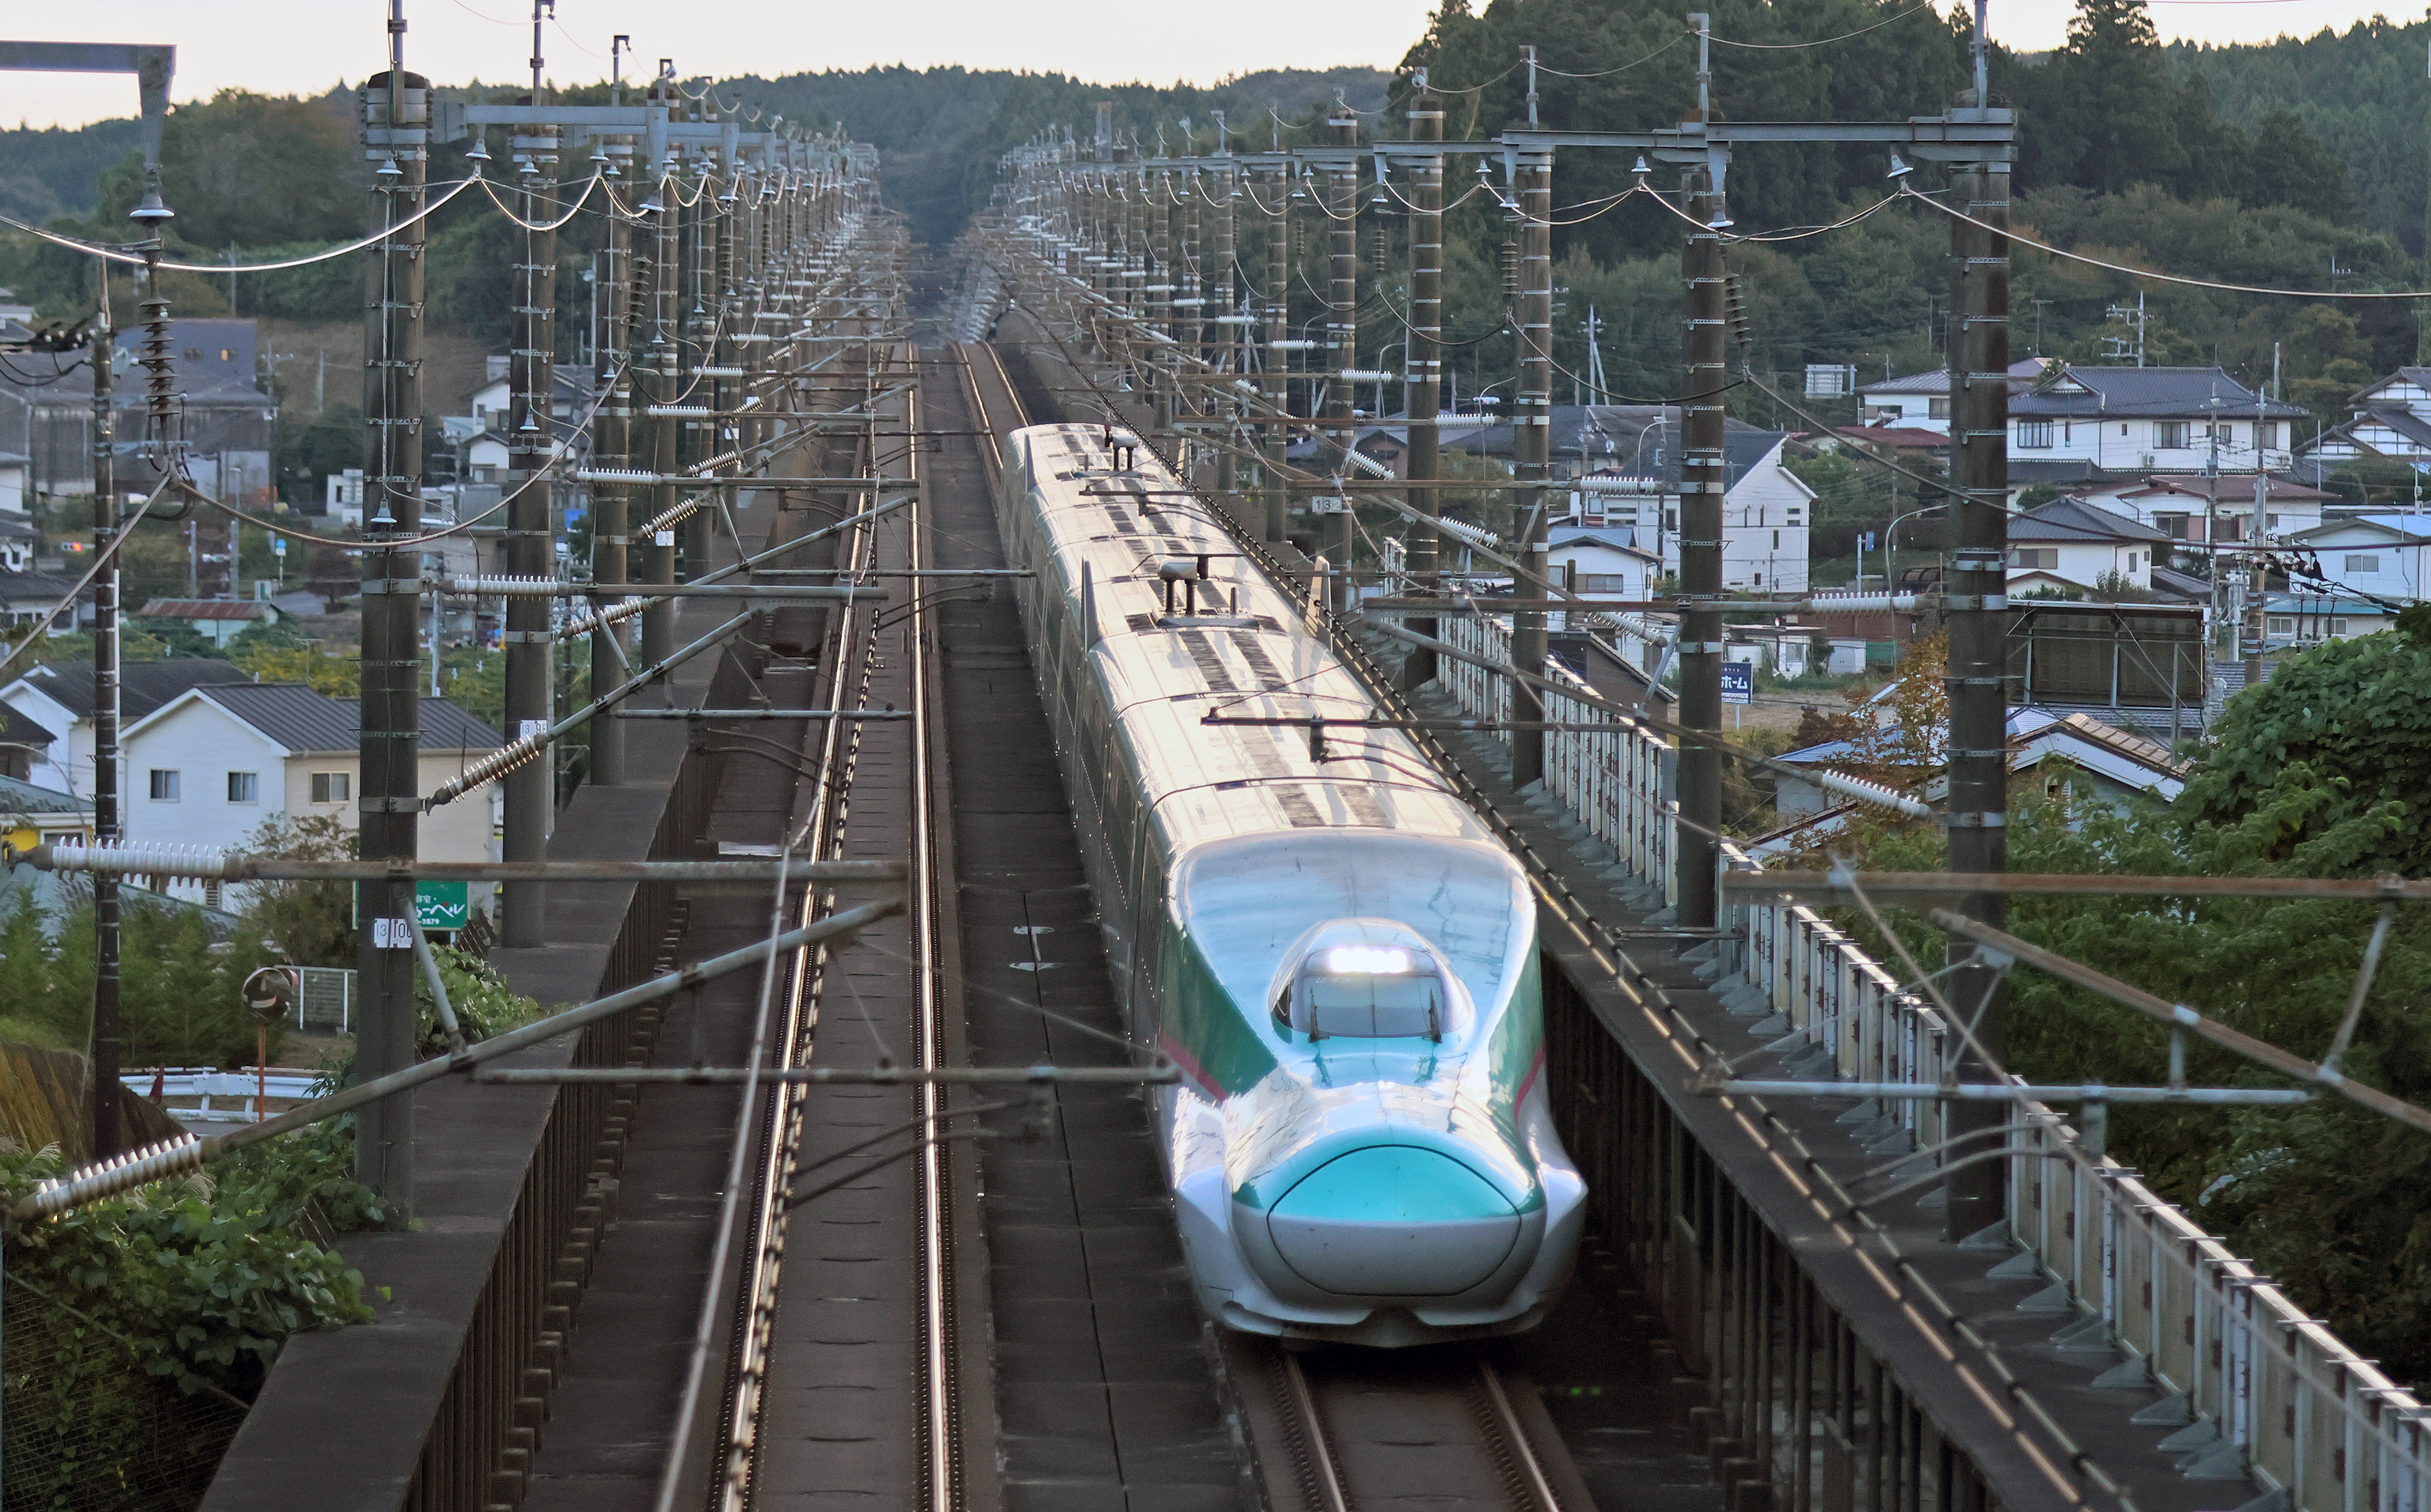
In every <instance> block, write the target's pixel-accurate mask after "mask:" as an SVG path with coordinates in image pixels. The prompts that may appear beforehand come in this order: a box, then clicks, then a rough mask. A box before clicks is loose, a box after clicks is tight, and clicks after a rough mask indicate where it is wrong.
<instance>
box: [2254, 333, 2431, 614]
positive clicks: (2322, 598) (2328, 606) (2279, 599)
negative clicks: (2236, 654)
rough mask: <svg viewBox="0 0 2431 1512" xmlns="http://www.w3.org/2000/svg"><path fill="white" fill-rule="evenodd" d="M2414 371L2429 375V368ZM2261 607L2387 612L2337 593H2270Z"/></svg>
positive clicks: (2276, 610)
mask: <svg viewBox="0 0 2431 1512" xmlns="http://www.w3.org/2000/svg"><path fill="white" fill-rule="evenodd" d="M2415 371H2417V372H2420V373H2423V374H2424V375H2425V376H2426V377H2431V369H2425V368H2417V369H2416V370H2415ZM2262 607H2263V609H2264V610H2266V611H2267V612H2269V613H2273V614H2389V613H2395V611H2394V610H2391V609H2390V608H2389V606H2388V605H2387V604H2376V603H2373V602H2372V600H2371V599H2369V598H2347V597H2344V596H2339V595H2337V594H2272V595H2271V596H2269V597H2267V598H2265V599H2263V600H2262Z"/></svg>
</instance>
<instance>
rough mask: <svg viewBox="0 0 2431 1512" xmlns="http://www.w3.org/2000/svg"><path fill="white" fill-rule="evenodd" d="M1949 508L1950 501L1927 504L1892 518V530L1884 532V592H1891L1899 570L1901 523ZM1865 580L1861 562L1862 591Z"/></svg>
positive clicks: (1858, 575)
mask: <svg viewBox="0 0 2431 1512" xmlns="http://www.w3.org/2000/svg"><path fill="white" fill-rule="evenodd" d="M1949 507H1950V506H1949V503H1948V501H1946V500H1945V501H1944V502H1942V503H1939V504H1927V505H1925V506H1923V507H1922V508H1920V509H1913V510H1910V511H1908V512H1906V513H1905V514H1896V515H1893V516H1892V517H1891V523H1890V528H1889V529H1886V530H1885V531H1884V532H1883V592H1885V593H1888V592H1890V588H1891V574H1892V573H1893V572H1894V571H1896V570H1897V563H1898V562H1899V528H1900V521H1902V520H1912V519H1915V518H1916V517H1917V516H1918V515H1920V514H1931V513H1933V512H1935V511H1936V510H1943V509H1947V508H1949ZM1865 578H1866V567H1865V563H1862V562H1861V563H1858V564H1857V587H1858V588H1859V589H1860V590H1862V589H1863V588H1864V587H1865V586H1866V583H1865Z"/></svg>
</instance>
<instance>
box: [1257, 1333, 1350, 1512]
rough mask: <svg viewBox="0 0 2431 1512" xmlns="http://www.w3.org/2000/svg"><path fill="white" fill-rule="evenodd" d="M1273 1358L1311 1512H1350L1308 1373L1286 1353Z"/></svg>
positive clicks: (1296, 1464) (1296, 1358) (1295, 1466)
mask: <svg viewBox="0 0 2431 1512" xmlns="http://www.w3.org/2000/svg"><path fill="white" fill-rule="evenodd" d="M1275 1356H1276V1359H1277V1360H1278V1361H1279V1362H1280V1363H1279V1365H1278V1367H1277V1372H1276V1373H1277V1374H1279V1375H1281V1376H1282V1377H1283V1405H1284V1408H1285V1410H1286V1411H1288V1412H1289V1413H1290V1415H1291V1416H1290V1420H1288V1421H1287V1422H1286V1423H1285V1425H1284V1431H1285V1432H1286V1433H1287V1434H1289V1435H1290V1436H1291V1439H1292V1445H1291V1447H1292V1449H1293V1450H1294V1451H1295V1456H1294V1464H1293V1469H1294V1470H1296V1471H1297V1472H1298V1477H1297V1478H1298V1479H1299V1483H1300V1489H1301V1490H1302V1491H1304V1492H1306V1493H1307V1495H1308V1498H1309V1501H1310V1503H1311V1504H1312V1507H1311V1512H1350V1497H1349V1496H1348V1495H1347V1494H1345V1492H1344V1491H1343V1488H1342V1470H1341V1467H1340V1466H1339V1465H1337V1464H1335V1463H1334V1458H1333V1445H1332V1444H1331V1443H1330V1442H1328V1441H1327V1439H1326V1436H1325V1414H1324V1412H1323V1411H1322V1410H1321V1409H1319V1408H1318V1406H1317V1404H1316V1391H1315V1390H1314V1389H1312V1388H1311V1387H1310V1386H1309V1384H1308V1372H1307V1371H1306V1370H1305V1369H1301V1367H1300V1363H1299V1355H1297V1354H1295V1353H1293V1352H1291V1351H1289V1350H1286V1349H1283V1348H1281V1347H1278V1348H1277V1349H1276V1351H1275Z"/></svg>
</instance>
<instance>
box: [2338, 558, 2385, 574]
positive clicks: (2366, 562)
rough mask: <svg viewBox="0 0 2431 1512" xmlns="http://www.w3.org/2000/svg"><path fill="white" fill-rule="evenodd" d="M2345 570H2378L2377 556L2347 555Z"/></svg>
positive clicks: (2373, 571)
mask: <svg viewBox="0 0 2431 1512" xmlns="http://www.w3.org/2000/svg"><path fill="white" fill-rule="evenodd" d="M2346 570H2347V571H2349V572H2371V573H2376V572H2378V571H2380V559H2379V558H2378V557H2349V558H2347V567H2346Z"/></svg>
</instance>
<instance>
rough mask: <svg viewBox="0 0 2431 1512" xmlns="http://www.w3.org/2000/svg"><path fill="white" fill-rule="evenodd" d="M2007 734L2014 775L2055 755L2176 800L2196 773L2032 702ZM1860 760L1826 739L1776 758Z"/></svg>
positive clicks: (1939, 736) (1938, 735)
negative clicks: (1818, 743) (2188, 780)
mask: <svg viewBox="0 0 2431 1512" xmlns="http://www.w3.org/2000/svg"><path fill="white" fill-rule="evenodd" d="M2008 735H2009V739H2008V747H2009V770H2011V771H2012V772H2017V771H2022V770H2024V769H2025V768H2027V767H2030V766H2032V765H2034V764H2036V763H2037V762H2040V761H2043V760H2045V759H2046V758H2049V757H2053V756H2057V757H2060V758H2062V759H2063V760H2066V761H2069V762H2072V763H2074V764H2076V765H2079V766H2082V767H2084V768H2085V769H2086V770H2087V771H2090V772H2093V773H2096V774H2098V775H2100V776H2102V777H2105V778H2108V779H2109V780H2110V781H2114V782H2117V783H2118V784H2119V785H2121V787H2134V788H2141V789H2144V790H2145V791H2147V792H2150V793H2153V794H2154V795H2155V796H2156V797H2159V798H2165V799H2166V798H2175V797H2177V795H2178V792H2179V790H2180V789H2182V788H2183V787H2185V786H2186V779H2187V776H2188V773H2189V772H2191V771H2192V770H2193V769H2194V767H2193V764H2192V763H2189V762H2184V761H2180V760H2179V759H2178V758H2177V757H2175V756H2173V755H2171V753H2170V749H2169V748H2168V747H2166V746H2164V745H2162V744H2161V743H2160V742H2158V741H2154V740H2147V739H2145V738H2144V737H2143V736H2141V735H2131V734H2129V733H2128V732H2127V731H2123V730H2121V729H2119V728H2117V727H2116V726H2114V725H2109V724H2105V723H2104V722H2103V721H2102V720H2100V719H2096V718H2095V717H2093V716H2092V715H2091V714H2085V713H2083V712H2081V711H2080V712H2077V713H2072V714H2061V713H2059V712H2057V711H2056V710H2052V709H2044V708H2038V707H2036V706H2034V705H2031V704H2028V705H2021V706H2020V707H2017V708H2013V709H2011V710H2010V711H2009V714H2008ZM1947 739H1948V731H1947V729H1946V728H1945V729H1942V730H1937V731H1934V738H1933V741H1932V746H1933V748H1935V749H1936V751H1937V750H1938V749H1939V748H1941V746H1942V745H1943V743H1944V742H1945V741H1946V740H1947ZM1857 759H1858V751H1857V748H1856V745H1855V744H1854V743H1853V742H1852V741H1846V740H1831V741H1825V742H1824V743H1823V744H1821V745H1819V746H1809V747H1807V748H1805V749H1803V750H1794V751H1791V752H1789V753H1788V754H1787V755H1786V756H1780V757H1776V758H1775V760H1778V761H1782V762H1786V763H1788V764H1791V765H1793V766H1818V767H1829V766H1839V765H1845V764H1850V763H1852V762H1854V761H1856V760H1857Z"/></svg>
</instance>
